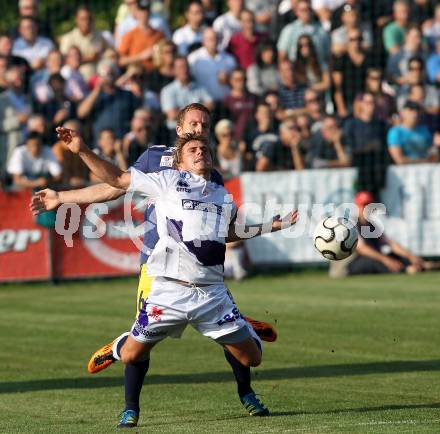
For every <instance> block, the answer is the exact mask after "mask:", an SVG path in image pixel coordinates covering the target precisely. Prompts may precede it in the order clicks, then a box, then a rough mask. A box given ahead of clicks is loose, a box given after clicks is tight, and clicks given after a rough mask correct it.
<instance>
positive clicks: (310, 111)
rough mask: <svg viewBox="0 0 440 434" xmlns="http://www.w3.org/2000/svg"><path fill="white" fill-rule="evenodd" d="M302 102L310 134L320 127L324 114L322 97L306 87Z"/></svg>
mask: <svg viewBox="0 0 440 434" xmlns="http://www.w3.org/2000/svg"><path fill="white" fill-rule="evenodd" d="M304 104H305V108H306V116H307V122H308V125H309V128H310V132H311V133H312V134H314V133H317V132H318V131H319V130H320V129H321V128H322V122H323V120H324V116H325V110H324V102H323V99H322V97H321V95H320V94H319V93H318V92H316V91H315V90H313V89H306V91H305V92H304Z"/></svg>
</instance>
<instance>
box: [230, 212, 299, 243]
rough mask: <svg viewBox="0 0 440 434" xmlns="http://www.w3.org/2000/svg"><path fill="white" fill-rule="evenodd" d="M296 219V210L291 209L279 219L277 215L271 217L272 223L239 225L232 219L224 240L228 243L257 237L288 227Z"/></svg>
mask: <svg viewBox="0 0 440 434" xmlns="http://www.w3.org/2000/svg"><path fill="white" fill-rule="evenodd" d="M297 220H298V211H297V210H293V211H292V212H290V213H289V214H287V215H286V216H285V217H284V218H283V219H281V217H280V216H279V215H277V216H275V217H274V218H273V219H272V224H270V223H269V224H265V223H258V224H255V225H239V224H238V223H237V221H236V220H234V221H233V222H232V223H231V224H230V225H229V232H228V237H227V238H226V242H227V243H230V242H233V241H239V240H249V239H250V238H254V237H258V236H259V235H263V234H268V233H271V232H278V231H280V230H282V229H287V228H290V227H291V226H293V225H294V224H295V223H296V222H297Z"/></svg>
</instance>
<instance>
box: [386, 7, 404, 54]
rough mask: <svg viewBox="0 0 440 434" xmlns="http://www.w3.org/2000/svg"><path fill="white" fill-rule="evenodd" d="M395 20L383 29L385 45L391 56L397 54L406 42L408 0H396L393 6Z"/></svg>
mask: <svg viewBox="0 0 440 434" xmlns="http://www.w3.org/2000/svg"><path fill="white" fill-rule="evenodd" d="M393 18H394V20H393V21H392V22H391V23H389V24H387V25H386V26H385V28H384V29H383V44H384V46H385V50H386V51H387V52H388V53H389V54H396V53H397V52H398V51H399V50H400V48H401V47H402V45H403V43H404V41H405V33H406V29H407V27H408V24H409V6H408V3H407V1H406V0H396V1H395V2H394V5H393Z"/></svg>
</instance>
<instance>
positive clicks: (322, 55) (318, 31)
mask: <svg viewBox="0 0 440 434" xmlns="http://www.w3.org/2000/svg"><path fill="white" fill-rule="evenodd" d="M296 14H297V15H298V19H297V20H296V21H294V22H293V23H290V24H288V25H287V26H286V27H284V28H283V30H282V31H281V34H280V37H279V39H278V55H279V57H280V60H285V59H290V60H291V61H292V62H293V61H295V60H296V53H297V44H298V39H299V38H300V36H302V35H309V36H310V37H311V38H312V40H313V43H314V44H315V47H316V51H317V53H318V59H319V62H325V61H327V59H328V53H329V52H330V40H329V37H328V34H327V32H326V31H325V30H324V29H323V28H322V27H321V25H320V24H319V23H316V22H313V21H312V17H313V15H312V9H311V7H310V3H309V1H308V0H299V1H298V3H297V6H296Z"/></svg>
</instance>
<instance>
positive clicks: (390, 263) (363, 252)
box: [330, 191, 439, 277]
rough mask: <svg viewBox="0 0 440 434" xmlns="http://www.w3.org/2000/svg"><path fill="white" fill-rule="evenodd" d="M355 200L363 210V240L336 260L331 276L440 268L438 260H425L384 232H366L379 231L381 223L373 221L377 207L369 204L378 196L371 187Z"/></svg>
mask: <svg viewBox="0 0 440 434" xmlns="http://www.w3.org/2000/svg"><path fill="white" fill-rule="evenodd" d="M354 202H355V204H356V205H357V206H358V210H359V218H358V222H357V227H358V232H359V241H358V244H357V247H356V252H355V253H353V254H352V255H351V256H350V257H349V258H347V259H345V260H343V261H332V262H333V264H331V267H330V276H331V277H345V276H347V275H350V276H352V275H359V274H382V273H399V272H406V273H407V274H415V273H417V272H419V271H424V270H433V269H436V268H438V265H439V264H438V263H436V262H429V261H424V260H423V259H422V258H421V257H420V256H416V255H414V254H412V253H411V252H410V251H409V250H407V249H405V248H404V247H403V246H401V245H400V244H399V243H397V242H396V241H394V240H392V239H391V238H389V237H388V236H387V235H386V234H385V233H383V232H382V234H381V235H380V236H379V237H376V236H375V237H367V236H366V235H364V234H372V233H374V232H375V231H377V227H375V226H374V225H373V224H372V223H371V220H372V213H373V212H374V211H373V210H374V208H371V209H368V208H367V209H366V208H365V207H366V206H367V205H369V204H372V203H373V202H374V197H373V195H372V194H371V193H370V192H368V191H360V192H359V193H357V195H356V196H355V199H354ZM362 228H364V230H362Z"/></svg>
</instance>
